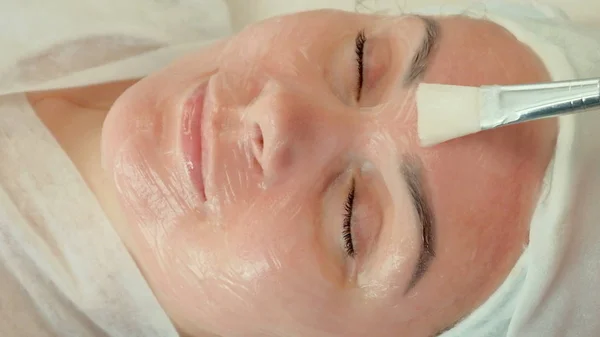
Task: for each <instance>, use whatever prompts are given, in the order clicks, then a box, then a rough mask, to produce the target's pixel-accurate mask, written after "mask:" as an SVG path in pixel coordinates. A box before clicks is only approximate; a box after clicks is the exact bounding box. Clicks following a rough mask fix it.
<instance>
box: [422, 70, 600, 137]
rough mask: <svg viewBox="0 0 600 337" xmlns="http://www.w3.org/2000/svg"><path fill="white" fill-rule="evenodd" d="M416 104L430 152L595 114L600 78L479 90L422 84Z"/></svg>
mask: <svg viewBox="0 0 600 337" xmlns="http://www.w3.org/2000/svg"><path fill="white" fill-rule="evenodd" d="M416 98H417V109H418V131H419V139H420V141H421V145H423V146H432V145H435V144H439V143H442V142H445V141H448V140H451V139H454V138H459V137H463V136H466V135H469V134H473V133H476V132H480V131H484V130H491V129H495V128H499V127H503V126H506V125H512V124H517V123H524V122H529V121H533V120H538V119H543V118H551V117H558V116H562V115H568V114H573V113H580V112H587V111H590V110H595V109H597V110H598V111H599V113H600V78H595V79H585V80H575V81H562V82H549V83H536V84H521V85H490V86H481V87H467V86H456V85H444V84H428V83H423V84H421V85H419V88H417V95H416Z"/></svg>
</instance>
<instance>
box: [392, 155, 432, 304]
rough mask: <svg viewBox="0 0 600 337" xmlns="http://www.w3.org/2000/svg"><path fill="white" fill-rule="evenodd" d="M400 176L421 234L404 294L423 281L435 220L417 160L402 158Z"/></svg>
mask: <svg viewBox="0 0 600 337" xmlns="http://www.w3.org/2000/svg"><path fill="white" fill-rule="evenodd" d="M400 174H401V175H402V177H403V178H404V179H405V181H406V182H407V185H408V190H409V193H410V196H411V199H412V203H413V206H414V209H415V213H416V215H417V217H418V219H419V223H420V225H421V229H422V232H423V234H422V242H421V249H420V253H419V259H418V260H417V264H416V266H415V269H414V271H413V274H412V277H411V280H410V282H409V283H408V287H407V288H406V291H405V293H408V292H409V291H411V290H412V289H413V288H414V287H415V286H416V285H417V283H419V281H420V280H421V279H423V276H424V275H425V274H426V273H427V270H428V269H429V266H430V264H431V261H432V259H433V258H434V257H435V241H434V238H435V233H434V227H435V222H434V220H435V219H434V216H433V212H432V209H431V207H430V205H429V200H428V199H427V197H426V196H425V193H424V187H423V185H424V184H423V170H422V168H421V165H420V162H419V160H418V159H417V158H415V157H414V156H404V157H403V158H402V165H401V167H400Z"/></svg>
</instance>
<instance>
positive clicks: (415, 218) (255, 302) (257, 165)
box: [30, 11, 556, 337]
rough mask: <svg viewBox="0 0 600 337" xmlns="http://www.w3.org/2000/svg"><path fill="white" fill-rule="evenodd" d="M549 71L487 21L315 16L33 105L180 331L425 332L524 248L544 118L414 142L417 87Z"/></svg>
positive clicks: (542, 152) (468, 303)
mask: <svg viewBox="0 0 600 337" xmlns="http://www.w3.org/2000/svg"><path fill="white" fill-rule="evenodd" d="M358 60H362V61H358ZM548 80H549V75H548V73H547V71H546V70H545V68H544V66H543V64H542V63H541V61H540V60H539V59H538V58H537V57H536V56H535V55H534V54H533V52H532V51H531V50H529V49H528V48H527V47H526V46H524V45H522V44H521V43H519V42H518V41H517V40H516V39H515V38H514V37H513V36H512V35H510V34H509V33H508V32H507V31H505V30H504V29H502V28H501V27H499V26H497V25H495V24H492V23H489V22H487V21H484V20H475V19H468V18H463V17H445V18H427V19H423V18H418V17H410V16H402V17H383V16H374V15H359V14H350V13H345V12H334V11H317V12H308V13H301V14H296V15H291V16H287V17H281V18H274V19H270V20H268V21H265V22H262V23H259V24H256V25H253V26H251V27H249V28H247V29H246V30H244V31H242V32H241V33H240V34H238V35H237V36H234V37H232V38H230V39H228V40H225V41H222V42H220V43H218V44H216V45H215V46H213V47H211V48H209V49H207V50H202V51H199V52H198V53H196V54H192V55H188V56H186V57H184V58H182V59H181V60H178V61H176V62H174V63H173V64H172V65H170V66H169V67H167V68H165V69H163V70H161V71H159V72H157V73H155V74H153V75H151V76H149V77H146V78H144V79H141V80H140V81H136V82H134V83H116V84H109V85H104V86H98V87H92V88H84V89H73V90H71V91H68V92H60V93H42V94H32V95H30V100H31V101H32V102H33V104H34V107H35V108H36V110H37V112H38V114H39V116H40V117H41V118H42V120H43V121H44V122H45V123H46V125H48V126H49V128H50V129H51V131H52V132H53V133H54V134H55V136H56V137H57V139H58V140H59V142H61V145H62V146H63V147H64V148H65V150H66V151H67V153H69V155H70V156H71V158H72V159H73V161H74V163H75V164H76V166H77V167H78V169H79V170H80V172H81V173H82V175H83V176H84V178H85V179H86V181H87V182H88V184H89V185H90V187H91V188H92V190H93V191H94V192H95V193H96V195H97V196H98V199H99V200H100V202H101V204H102V205H103V208H104V209H105V211H106V213H107V214H108V215H109V217H110V218H111V219H112V221H113V223H114V226H115V228H116V230H117V231H118V232H119V234H120V235H121V237H122V239H123V241H124V243H125V244H126V246H127V247H128V249H129V250H130V252H131V254H132V256H133V257H134V258H135V259H136V261H137V263H138V265H139V267H140V269H141V270H142V272H143V273H144V275H145V277H146V279H147V280H148V282H149V284H150V286H151V287H152V289H153V290H154V292H155V294H156V295H157V297H158V299H159V301H160V303H161V304H162V306H163V307H164V309H165V310H166V311H167V313H168V314H169V315H170V317H171V318H172V320H173V322H174V323H175V324H176V325H177V327H178V328H179V329H180V330H181V332H182V334H184V335H188V336H194V337H196V336H197V337H202V336H215V335H216V336H228V337H233V336H244V337H249V336H315V337H316V336H397V335H398V333H402V335H403V336H432V335H434V334H436V333H438V332H439V331H442V330H444V329H446V328H448V327H450V326H452V325H453V324H454V323H455V322H457V321H458V320H460V319H461V318H462V317H464V316H465V315H467V314H468V313H469V312H471V311H472V310H473V309H474V308H476V307H477V306H478V305H480V304H481V303H482V302H483V301H485V299H486V298H487V297H488V296H489V295H490V294H491V293H492V292H493V291H494V290H495V289H496V287H497V286H498V285H499V284H500V283H501V282H502V280H503V279H504V278H505V277H506V275H507V274H508V272H509V271H510V269H511V268H512V266H513V264H514V262H515V261H516V259H517V258H518V257H519V255H520V253H521V251H522V247H523V246H524V245H525V244H526V243H527V233H528V225H529V220H530V217H531V214H532V211H533V207H534V206H535V204H536V201H537V197H538V193H539V187H540V184H541V181H542V177H543V173H544V171H545V169H546V167H547V165H548V163H549V161H550V158H551V156H552V151H553V147H554V140H555V137H556V124H555V122H553V121H542V122H535V123H528V124H524V125H518V126H513V127H506V128H502V129H498V130H493V131H489V132H484V133H479V134H475V135H471V136H467V137H464V138H461V139H456V140H453V141H449V142H447V143H444V144H441V145H439V146H434V147H431V148H422V147H421V146H420V145H419V141H418V135H417V123H416V117H417V113H416V105H415V100H414V95H415V91H416V88H417V86H418V83H420V82H421V81H422V82H427V83H442V84H454V85H465V86H479V85H484V84H516V83H531V82H540V81H548ZM132 84H133V85H132ZM123 91H124V92H123ZM91 97H93V98H91ZM117 97H118V99H117ZM111 98H112V99H111ZM115 99H116V102H115V103H114V105H113V104H112V103H113V101H114V100H115ZM60 104H63V105H64V106H62V105H61V107H62V108H61V109H60V110H61V111H62V114H50V111H51V110H53V109H54V111H56V110H57V108H56V105H60ZM109 108H110V111H109ZM82 110H85V111H86V112H87V113H86V114H84V115H83V116H87V117H81V118H79V119H76V120H73V119H71V121H72V122H71V124H70V125H71V126H72V127H59V125H61V123H60V121H61V118H69V117H72V116H74V115H75V114H76V113H77V112H81V111H82ZM61 116H64V117H61ZM78 116H82V114H78ZM102 123H103V124H102ZM82 130H85V131H86V132H85V137H84V138H82V137H75V136H73V133H79V134H81V133H82V132H83V131H82ZM82 139H83V140H82ZM101 164H102V165H101ZM101 166H102V167H104V169H105V170H102V169H100V167H101ZM350 215H351V216H350ZM348 239H350V241H348ZM349 242H350V243H349Z"/></svg>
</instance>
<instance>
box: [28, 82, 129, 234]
mask: <svg viewBox="0 0 600 337" xmlns="http://www.w3.org/2000/svg"><path fill="white" fill-rule="evenodd" d="M134 83H135V81H124V82H115V83H109V84H103V85H95V86H89V87H83V88H75V89H64V90H54V91H46V92H39V93H30V94H28V95H27V98H28V100H29V102H30V103H31V105H32V107H33V109H34V111H35V112H36V114H37V115H38V117H39V118H40V119H41V121H42V122H43V123H44V124H45V125H46V127H47V128H48V130H49V131H50V132H51V133H52V135H53V136H54V137H55V139H56V140H57V142H58V143H59V144H60V146H61V147H62V148H63V150H64V151H65V152H66V154H67V155H68V156H69V158H70V159H71V161H72V162H73V164H74V165H75V167H76V168H77V170H78V171H79V173H80V174H81V176H82V178H83V179H84V181H85V182H86V183H87V185H88V187H89V188H90V189H91V190H92V192H93V193H94V194H95V196H96V197H97V199H98V201H99V203H100V205H101V207H102V209H103V210H104V211H105V213H106V215H107V216H108V218H109V220H110V222H111V223H113V225H114V224H119V223H123V216H122V213H121V211H120V208H119V205H118V204H117V203H116V200H117V198H116V190H115V187H114V184H113V182H112V179H111V177H108V176H107V174H106V173H105V172H104V170H103V169H102V166H101V157H100V141H101V135H102V125H103V123H104V119H105V118H106V115H107V114H108V111H109V110H110V107H111V106H112V105H113V103H114V102H115V101H116V99H117V98H118V97H119V96H120V95H121V94H122V93H123V92H124V91H125V90H127V88H129V87H130V86H131V85H133V84H134ZM115 229H116V230H117V231H118V228H115ZM118 232H119V231H118Z"/></svg>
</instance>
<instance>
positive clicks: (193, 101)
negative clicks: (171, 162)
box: [181, 81, 208, 202]
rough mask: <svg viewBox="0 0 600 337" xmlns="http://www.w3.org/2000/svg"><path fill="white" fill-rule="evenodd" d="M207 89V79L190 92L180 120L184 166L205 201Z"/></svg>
mask: <svg viewBox="0 0 600 337" xmlns="http://www.w3.org/2000/svg"><path fill="white" fill-rule="evenodd" d="M207 90H208V81H204V82H203V83H202V84H200V85H199V86H198V87H197V88H196V89H195V90H194V91H193V92H192V93H191V95H190V96H189V97H188V98H187V100H186V101H185V103H184V105H183V115H182V121H181V138H182V148H183V149H182V150H183V153H184V157H185V158H184V160H185V168H186V170H187V174H188V175H189V178H190V180H191V182H192V184H193V185H194V187H195V188H196V191H197V193H198V194H199V196H200V198H201V201H202V202H206V190H205V183H204V169H203V168H204V166H205V163H204V160H203V159H205V158H206V156H205V155H204V153H205V152H206V151H205V149H206V144H205V138H204V136H203V132H202V129H203V128H202V124H203V122H202V121H203V116H204V113H205V111H204V110H205V107H206V103H205V102H206V95H207Z"/></svg>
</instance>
